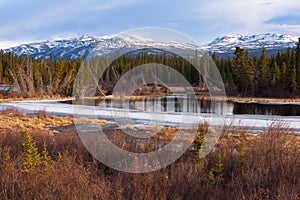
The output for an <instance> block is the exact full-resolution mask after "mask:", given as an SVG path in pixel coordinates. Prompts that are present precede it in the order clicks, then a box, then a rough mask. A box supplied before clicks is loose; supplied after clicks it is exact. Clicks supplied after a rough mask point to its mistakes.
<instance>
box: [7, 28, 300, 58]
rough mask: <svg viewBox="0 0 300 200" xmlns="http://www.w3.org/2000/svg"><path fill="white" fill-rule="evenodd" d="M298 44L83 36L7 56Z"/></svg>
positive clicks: (257, 38)
mask: <svg viewBox="0 0 300 200" xmlns="http://www.w3.org/2000/svg"><path fill="white" fill-rule="evenodd" d="M297 42H298V37H297V36H291V35H283V34H274V33H264V34H255V35H241V34H237V35H226V36H223V37H219V38H216V39H215V40H213V41H212V42H210V43H207V44H205V45H202V46H196V45H193V44H188V43H182V42H177V41H155V40H152V39H149V38H143V37H139V36H123V35H110V36H101V37H93V36H88V35H83V36H81V37H73V38H70V39H61V40H49V41H43V42H35V43H29V44H22V45H20V46H16V47H12V48H9V49H5V50H4V52H13V53H15V54H17V55H19V56H20V55H26V54H30V56H31V57H34V58H37V59H41V58H45V59H49V58H50V54H51V55H52V56H53V59H59V58H61V57H62V56H64V58H71V59H75V58H85V57H87V56H88V55H89V54H90V53H91V52H93V51H96V52H97V55H106V54H111V53H114V52H116V51H119V50H120V49H129V50H130V49H132V50H136V49H146V48H150V49H151V48H155V49H162V50H163V51H170V52H178V53H179V54H180V55H194V52H195V50H196V49H198V50H205V51H208V52H216V53H219V54H222V53H223V54H224V53H225V54H226V53H232V52H234V50H235V48H236V47H237V46H239V47H241V48H244V49H249V50H259V49H261V48H263V47H265V48H266V49H267V50H272V49H273V50H274V51H276V50H278V49H283V50H284V49H287V48H288V47H290V48H294V47H295V46H296V43H297Z"/></svg>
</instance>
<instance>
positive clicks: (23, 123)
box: [0, 107, 108, 135]
mask: <svg viewBox="0 0 300 200" xmlns="http://www.w3.org/2000/svg"><path fill="white" fill-rule="evenodd" d="M74 120H75V121H76V122H77V123H80V124H105V123H108V122H107V121H106V120H101V119H88V118H85V117H81V118H75V119H74V118H73V117H71V116H63V117H62V116H61V117H60V116H54V115H50V116H48V115H47V113H46V112H45V111H44V110H40V111H37V112H36V113H35V115H34V116H30V115H26V114H24V113H21V112H19V111H18V110H16V109H15V108H13V107H11V108H8V109H6V110H4V111H2V112H0V127H1V129H7V130H8V131H10V132H15V131H19V130H24V129H26V130H40V131H44V132H47V133H48V134H50V135H52V134H53V131H52V130H49V129H48V128H49V127H60V126H67V125H71V124H74Z"/></svg>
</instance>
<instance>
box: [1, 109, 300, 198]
mask: <svg viewBox="0 0 300 200" xmlns="http://www.w3.org/2000/svg"><path fill="white" fill-rule="evenodd" d="M2 115H4V114H1V116H2ZM5 115H7V116H8V117H9V116H11V118H10V120H11V121H13V119H14V120H16V118H20V120H21V119H23V120H25V119H27V120H28V118H30V117H28V116H27V118H22V114H20V113H18V112H14V111H12V110H11V111H7V113H6V114H5ZM12 116H14V117H12ZM2 117H3V116H2ZM43 117H44V116H43ZM48 118H50V117H49V116H46V117H45V118H44V119H43V120H45V119H46V120H47V119H48ZM35 120H36V121H38V122H41V121H39V120H40V119H39V118H38V117H35ZM52 120H53V122H54V121H59V120H58V119H56V120H54V119H52ZM11 121H10V122H11ZM61 123H62V122H61ZM107 131H108V134H109V133H110V134H111V135H110V136H109V138H110V139H111V140H112V141H113V142H114V143H116V144H118V143H121V142H122V137H123V136H122V135H121V134H120V130H118V129H111V131H109V130H107ZM161 131H162V132H161V133H160V134H162V135H165V136H168V135H169V134H168V133H170V135H172V134H173V133H172V132H174V131H175V129H174V128H173V129H172V128H166V129H162V130H161ZM29 132H30V134H31V135H32V136H33V138H34V141H35V142H36V146H37V147H38V148H39V151H41V150H42V147H43V143H44V142H45V143H46V145H47V150H48V152H49V155H50V156H51V161H50V162H49V169H48V170H47V171H46V172H44V171H40V170H35V171H32V172H30V173H22V172H21V170H20V169H21V165H22V162H23V159H24V156H23V154H22V153H21V149H20V133H19V130H17V129H9V130H8V129H6V128H3V127H2V126H1V127H0V135H1V137H0V196H1V199H299V198H300V148H299V145H300V137H299V136H296V135H294V134H293V132H291V131H290V130H289V129H287V128H286V127H284V126H282V125H281V124H280V123H274V124H272V125H271V126H270V128H269V130H268V131H266V132H265V133H264V134H260V135H257V136H254V135H249V134H248V133H247V131H245V132H243V133H242V134H240V133H239V132H238V131H236V130H234V129H230V131H228V132H226V133H224V134H223V137H222V139H221V140H220V141H219V143H218V145H217V146H216V149H215V150H214V151H213V152H211V153H210V154H209V155H208V156H206V157H205V158H204V159H197V153H196V152H195V151H193V150H189V151H187V152H186V153H185V154H184V155H183V156H182V157H181V158H180V159H178V160H177V161H176V162H175V163H173V164H172V165H170V166H168V167H166V168H163V169H161V170H159V171H156V172H152V173H146V174H130V173H123V172H119V171H115V170H113V169H111V168H109V167H106V166H105V165H103V164H101V163H100V162H98V161H97V160H95V158H93V157H92V156H91V155H90V154H89V153H88V152H87V151H86V149H85V147H84V146H83V145H82V144H81V142H80V140H79V138H78V136H77V133H76V131H75V129H74V128H71V129H64V130H62V134H58V135H54V136H51V135H49V134H48V133H47V132H43V131H40V130H39V129H36V128H31V129H29ZM123 139H124V138H123ZM128 139H129V138H128ZM169 139H171V137H170V138H169ZM169 139H165V140H164V139H162V140H161V141H160V142H167V141H168V140H169ZM130 140H131V142H132V145H133V146H132V147H134V144H137V142H140V140H139V141H135V140H134V139H132V138H131V139H130ZM58 152H61V154H62V159H61V160H57V153H58ZM217 154H220V155H221V162H222V165H223V167H222V170H221V172H220V174H218V176H220V177H221V178H222V179H220V181H219V182H216V183H214V184H211V182H210V178H211V177H210V176H216V174H212V175H209V172H210V171H211V170H212V169H213V168H215V167H216V166H217V159H216V158H217V157H216V155H217Z"/></svg>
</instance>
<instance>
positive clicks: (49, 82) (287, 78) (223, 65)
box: [0, 38, 300, 98]
mask: <svg viewBox="0 0 300 200" xmlns="http://www.w3.org/2000/svg"><path fill="white" fill-rule="evenodd" d="M198 58H199V56H198V52H197V51H196V52H195V55H192V56H189V57H188V58H182V57H180V56H177V55H170V54H168V53H163V54H157V55H154V54H145V53H143V54H134V55H132V54H126V55H122V56H120V57H118V58H117V59H115V60H114V61H113V62H111V63H110V65H109V67H108V68H107V69H106V70H105V71H104V72H102V73H101V74H102V76H101V77H96V78H97V80H98V82H97V83H96V84H94V86H93V87H94V89H95V93H96V94H99V95H107V94H110V93H111V92H112V88H113V86H114V84H115V83H116V82H117V81H118V79H119V78H120V77H121V76H122V75H123V74H124V73H126V72H127V71H129V70H130V69H131V68H133V67H135V66H139V65H142V64H146V63H159V64H164V65H167V66H170V67H172V68H174V69H175V70H177V71H179V72H180V73H181V74H182V75H183V76H185V78H186V79H187V80H188V81H189V82H190V84H191V85H192V86H195V87H199V88H201V89H202V90H204V91H205V90H207V88H205V84H204V83H203V79H202V78H201V76H200V75H199V73H198V71H197V70H196V68H195V67H194V66H193V65H192V64H191V63H193V62H192V61H195V59H198ZM90 59H91V61H87V60H84V59H82V58H81V59H65V58H64V57H61V58H60V59H59V60H54V59H53V58H52V56H51V55H50V59H48V60H45V59H34V58H31V57H30V55H29V54H27V55H25V56H17V55H15V54H13V53H4V52H3V51H0V83H1V85H9V86H14V87H15V88H17V89H16V90H13V89H12V90H10V91H5V92H2V94H1V96H2V97H4V98H5V97H9V96H19V97H35V96H41V95H48V96H54V95H59V96H72V91H73V89H74V88H73V87H74V82H75V80H76V75H77V72H78V70H79V69H80V67H82V66H83V65H92V64H95V63H96V65H99V66H101V65H103V64H104V63H103V57H102V58H99V57H94V58H90ZM210 61H211V62H212V61H213V62H214V63H215V64H216V66H217V67H218V69H219V72H220V74H221V76H222V79H223V82H224V85H225V89H226V92H227V95H228V96H238V97H279V98H293V97H297V96H299V94H300V38H299V42H298V43H297V48H295V49H292V48H288V49H287V50H286V51H284V52H278V53H277V55H273V56H270V57H268V56H267V52H266V49H265V48H263V49H262V52H261V55H260V56H258V57H256V56H253V57H249V55H248V50H247V49H242V48H240V47H236V50H235V57H234V58H222V59H220V58H218V56H217V54H216V53H213V54H212V55H211V56H210ZM101 62H102V63H101ZM104 62H105V59H104ZM200 62H201V60H200ZM194 63H195V62H194ZM208 71H209V69H208ZM202 76H203V75H202ZM94 78H95V77H94ZM203 86H204V87H203ZM11 88H13V87H11ZM97 90H98V92H97Z"/></svg>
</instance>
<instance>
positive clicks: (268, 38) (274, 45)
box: [203, 33, 298, 55]
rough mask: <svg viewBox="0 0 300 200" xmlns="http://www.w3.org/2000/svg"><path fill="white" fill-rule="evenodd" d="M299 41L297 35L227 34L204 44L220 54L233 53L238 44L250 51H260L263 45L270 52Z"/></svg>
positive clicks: (291, 46) (280, 49)
mask: <svg viewBox="0 0 300 200" xmlns="http://www.w3.org/2000/svg"><path fill="white" fill-rule="evenodd" d="M297 42H298V37H297V36H291V35H283V34H275V33H264V34H256V35H241V34H238V35H226V36H223V37H219V38H216V39H215V40H214V41H212V42H211V43H208V44H206V45H204V46H203V48H205V49H206V50H207V51H209V52H216V53H218V54H227V55H228V54H232V53H233V52H234V51H235V48H236V47H237V46H239V47H241V48H243V49H248V50H249V53H250V54H251V53H252V54H253V53H254V54H255V53H256V52H257V53H260V52H261V49H262V48H263V47H265V48H266V50H267V52H269V54H273V53H277V52H278V51H283V50H286V49H287V48H288V47H290V48H295V47H296V43H297Z"/></svg>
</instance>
